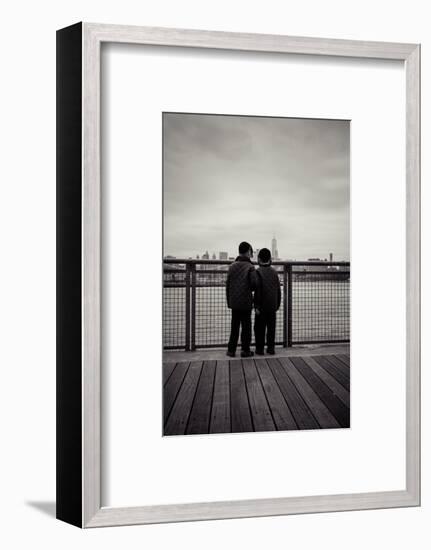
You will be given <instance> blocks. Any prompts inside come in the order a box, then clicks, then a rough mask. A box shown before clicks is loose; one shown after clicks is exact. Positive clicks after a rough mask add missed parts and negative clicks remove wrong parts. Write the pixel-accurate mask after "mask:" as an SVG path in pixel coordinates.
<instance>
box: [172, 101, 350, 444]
mask: <svg viewBox="0 0 431 550" xmlns="http://www.w3.org/2000/svg"><path fill="white" fill-rule="evenodd" d="M162 124H163V328H162V330H163V435H165V436H172V435H189V434H216V433H219V434H220V433H239V432H270V431H287V430H318V429H341V428H349V427H350V121H349V120H328V119H309V118H289V117H268V116H244V115H234V114H206V113H205V114H199V113H177V112H165V113H163V115H162Z"/></svg>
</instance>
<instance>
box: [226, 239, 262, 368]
mask: <svg viewBox="0 0 431 550" xmlns="http://www.w3.org/2000/svg"><path fill="white" fill-rule="evenodd" d="M238 251H239V256H238V257H237V258H236V260H235V261H234V262H233V264H231V265H230V266H229V270H228V274H227V280H226V300H227V305H228V307H229V308H230V309H231V310H232V322H231V330H230V338H229V343H228V349H227V355H228V356H229V357H235V352H236V347H237V345H238V337H239V329H240V327H241V357H251V356H252V355H254V354H253V352H252V351H250V344H251V310H252V309H253V294H252V293H253V290H254V289H255V286H256V281H255V277H256V271H255V269H254V266H253V264H252V263H251V259H250V258H251V257H252V256H253V249H252V247H251V245H250V244H249V243H247V242H242V243H241V244H240V245H239V250H238Z"/></svg>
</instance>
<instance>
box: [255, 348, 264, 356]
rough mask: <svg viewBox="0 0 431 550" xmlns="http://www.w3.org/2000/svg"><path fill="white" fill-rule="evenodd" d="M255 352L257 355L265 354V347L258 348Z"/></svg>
mask: <svg viewBox="0 0 431 550" xmlns="http://www.w3.org/2000/svg"><path fill="white" fill-rule="evenodd" d="M255 353H256V355H265V352H264V351H263V349H257V348H256V351H255Z"/></svg>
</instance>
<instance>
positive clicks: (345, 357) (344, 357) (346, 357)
mask: <svg viewBox="0 0 431 550" xmlns="http://www.w3.org/2000/svg"><path fill="white" fill-rule="evenodd" d="M337 357H339V358H340V359H341V361H344V363H345V364H346V365H347V366H348V367H350V355H346V354H345V353H342V354H340V355H337Z"/></svg>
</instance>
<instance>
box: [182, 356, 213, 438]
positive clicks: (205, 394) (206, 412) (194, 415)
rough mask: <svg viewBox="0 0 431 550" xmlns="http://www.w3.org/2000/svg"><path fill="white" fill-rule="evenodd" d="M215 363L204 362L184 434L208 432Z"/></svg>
mask: <svg viewBox="0 0 431 550" xmlns="http://www.w3.org/2000/svg"><path fill="white" fill-rule="evenodd" d="M215 367H216V362H215V361H204V363H203V365H202V372H201V375H200V378H199V383H198V387H197V390H196V395H195V399H194V401H193V406H192V410H191V413H190V417H189V421H188V423H187V429H186V433H188V434H206V433H208V431H209V425H210V418H211V405H212V397H213V388H214V374H215Z"/></svg>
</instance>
